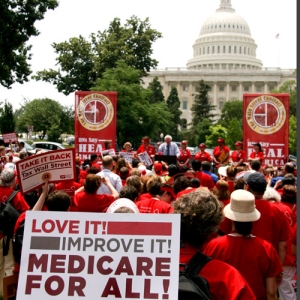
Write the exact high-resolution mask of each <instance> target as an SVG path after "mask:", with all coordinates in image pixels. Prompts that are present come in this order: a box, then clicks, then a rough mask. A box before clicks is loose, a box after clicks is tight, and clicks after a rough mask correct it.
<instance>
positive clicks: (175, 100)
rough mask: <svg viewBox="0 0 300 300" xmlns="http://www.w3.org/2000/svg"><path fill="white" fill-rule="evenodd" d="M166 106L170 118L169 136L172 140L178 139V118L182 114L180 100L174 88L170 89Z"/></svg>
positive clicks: (179, 121)
mask: <svg viewBox="0 0 300 300" xmlns="http://www.w3.org/2000/svg"><path fill="white" fill-rule="evenodd" d="M167 106H168V108H169V111H170V113H171V115H172V116H173V117H172V123H173V124H172V127H171V131H170V132H169V133H170V135H171V136H172V137H173V139H174V140H177V139H178V126H179V125H181V119H180V116H181V114H182V112H181V110H180V109H179V107H180V100H179V97H178V91H177V89H176V88H175V87H172V89H171V92H170V95H169V97H168V99H167Z"/></svg>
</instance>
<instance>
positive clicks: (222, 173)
mask: <svg viewBox="0 0 300 300" xmlns="http://www.w3.org/2000/svg"><path fill="white" fill-rule="evenodd" d="M227 168H228V166H222V167H220V168H219V169H218V174H219V175H221V176H224V177H227V172H226V170H227Z"/></svg>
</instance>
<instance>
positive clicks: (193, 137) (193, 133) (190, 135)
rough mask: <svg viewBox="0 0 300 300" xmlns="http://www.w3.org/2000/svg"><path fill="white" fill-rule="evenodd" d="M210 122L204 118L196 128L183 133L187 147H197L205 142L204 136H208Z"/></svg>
mask: <svg viewBox="0 0 300 300" xmlns="http://www.w3.org/2000/svg"><path fill="white" fill-rule="evenodd" d="M211 126H212V122H211V121H210V120H209V119H206V118H204V119H203V120H202V121H201V122H199V123H198V124H197V125H196V126H193V127H192V128H190V129H189V130H187V131H186V132H184V133H183V138H184V139H186V140H187V141H188V144H189V145H196V146H198V145H199V144H200V143H205V142H206V136H208V135H210V127H211Z"/></svg>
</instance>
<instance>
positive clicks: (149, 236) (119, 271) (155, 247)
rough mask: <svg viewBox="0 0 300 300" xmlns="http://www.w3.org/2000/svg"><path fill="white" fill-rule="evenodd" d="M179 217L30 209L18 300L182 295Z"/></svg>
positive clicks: (155, 297) (168, 296) (157, 297)
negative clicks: (179, 285)
mask: <svg viewBox="0 0 300 300" xmlns="http://www.w3.org/2000/svg"><path fill="white" fill-rule="evenodd" d="M179 231H180V215H177V214H168V215H166V214H130V213H128V214H118V213H115V214H105V213H102V214H101V213H77V212H72V213H70V212H46V211H38V212H36V211H28V212H27V213H26V222H25V234H24V241H23V248H22V259H21V267H20V277H19V278H20V280H19V284H18V291H17V300H26V299H30V300H32V299H36V300H40V299H43V300H46V299H53V297H55V299H56V300H65V299H91V300H93V299H128V300H133V299H159V300H160V299H170V300H176V299H177V298H178V270H179V247H180V242H179V236H180V234H179Z"/></svg>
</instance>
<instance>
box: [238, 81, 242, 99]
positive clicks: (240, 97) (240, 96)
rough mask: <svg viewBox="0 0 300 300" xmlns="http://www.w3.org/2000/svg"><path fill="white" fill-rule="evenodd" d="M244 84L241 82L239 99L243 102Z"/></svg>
mask: <svg viewBox="0 0 300 300" xmlns="http://www.w3.org/2000/svg"><path fill="white" fill-rule="evenodd" d="M242 84H243V82H242V81H240V82H239V99H240V100H243V85H242Z"/></svg>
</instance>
